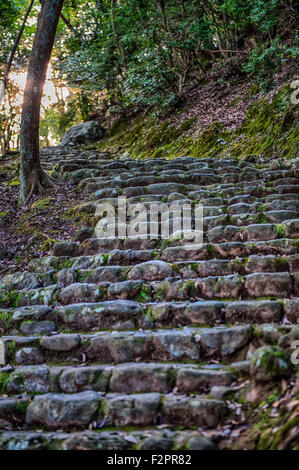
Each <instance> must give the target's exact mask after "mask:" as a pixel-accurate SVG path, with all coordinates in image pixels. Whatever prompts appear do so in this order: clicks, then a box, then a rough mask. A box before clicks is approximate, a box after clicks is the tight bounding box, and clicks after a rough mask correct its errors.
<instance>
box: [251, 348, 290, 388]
mask: <svg viewBox="0 0 299 470" xmlns="http://www.w3.org/2000/svg"><path fill="white" fill-rule="evenodd" d="M291 372H292V365H291V363H290V359H289V355H288V354H287V353H286V352H285V351H284V350H283V349H281V348H279V347H277V346H262V347H261V348H258V349H256V350H255V351H254V353H253V355H252V358H251V361H250V373H251V375H252V377H253V379H254V381H255V382H257V383H269V382H270V383H271V382H273V381H274V380H278V379H281V378H282V377H287V376H289V375H290V374H291Z"/></svg>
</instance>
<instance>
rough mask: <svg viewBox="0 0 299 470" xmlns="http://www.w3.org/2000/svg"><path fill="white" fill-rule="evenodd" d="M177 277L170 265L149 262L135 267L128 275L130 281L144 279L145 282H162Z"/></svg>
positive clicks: (160, 262) (155, 261)
mask: <svg viewBox="0 0 299 470" xmlns="http://www.w3.org/2000/svg"><path fill="white" fill-rule="evenodd" d="M173 276H175V272H174V271H173V269H172V267H171V266H170V264H168V263H165V261H157V260H154V261H147V262H145V263H140V264H137V265H136V266H134V268H132V269H131V271H130V272H129V274H128V279H131V280H134V279H142V280H144V281H160V280H163V279H165V278H166V277H173Z"/></svg>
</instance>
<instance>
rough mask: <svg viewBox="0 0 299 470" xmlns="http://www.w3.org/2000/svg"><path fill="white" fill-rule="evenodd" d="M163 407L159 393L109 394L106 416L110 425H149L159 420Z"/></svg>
mask: <svg viewBox="0 0 299 470" xmlns="http://www.w3.org/2000/svg"><path fill="white" fill-rule="evenodd" d="M160 407H161V395H160V394H159V393H145V394H142V393H140V394H137V395H117V396H113V395H108V396H107V403H106V410H105V417H106V419H107V425H108V426H109V425H110V426H116V427H118V426H136V425H137V426H141V425H142V426H147V425H154V424H156V422H157V417H158V415H159V411H160Z"/></svg>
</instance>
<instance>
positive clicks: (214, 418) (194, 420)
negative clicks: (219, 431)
mask: <svg viewBox="0 0 299 470" xmlns="http://www.w3.org/2000/svg"><path fill="white" fill-rule="evenodd" d="M226 413H227V406H226V404H225V403H224V402H222V401H220V400H214V399H208V398H200V397H196V398H189V397H186V396H183V397H180V396H175V395H166V396H165V397H164V400H163V412H162V419H163V421H164V422H165V423H169V424H175V425H183V426H184V425H186V426H188V427H190V426H208V427H213V426H217V425H218V424H219V423H220V422H221V421H222V420H223V418H224V416H225V415H226Z"/></svg>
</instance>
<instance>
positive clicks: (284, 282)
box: [245, 273, 292, 298]
mask: <svg viewBox="0 0 299 470" xmlns="http://www.w3.org/2000/svg"><path fill="white" fill-rule="evenodd" d="M291 289H292V280H291V277H290V275H289V273H255V274H249V275H248V276H246V278H245V290H246V293H247V295H248V296H249V297H268V296H273V297H278V298H280V297H282V298H284V297H285V298H288V297H289V296H290V294H291Z"/></svg>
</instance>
